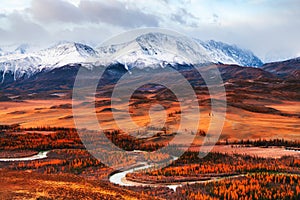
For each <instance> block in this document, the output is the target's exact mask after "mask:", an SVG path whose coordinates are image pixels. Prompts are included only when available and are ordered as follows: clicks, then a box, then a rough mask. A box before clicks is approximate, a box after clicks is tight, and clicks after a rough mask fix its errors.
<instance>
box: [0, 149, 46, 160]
mask: <svg viewBox="0 0 300 200" xmlns="http://www.w3.org/2000/svg"><path fill="white" fill-rule="evenodd" d="M49 152H50V151H42V152H39V153H38V154H36V155H33V156H28V157H22V158H0V162H16V161H32V160H40V159H44V158H47V157H48V156H47V154H48V153H49Z"/></svg>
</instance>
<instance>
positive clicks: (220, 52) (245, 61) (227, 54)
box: [199, 40, 263, 67]
mask: <svg viewBox="0 0 300 200" xmlns="http://www.w3.org/2000/svg"><path fill="white" fill-rule="evenodd" d="M199 43H200V44H201V45H202V46H203V47H204V48H205V49H206V50H207V52H208V54H209V55H210V57H211V58H213V59H214V62H219V63H222V64H236V65H240V66H249V67H260V66H262V65H263V62H262V61H261V60H260V59H259V58H258V57H257V56H255V55H254V54H253V53H252V52H251V51H249V50H244V49H241V48H239V47H237V46H235V45H228V44H225V43H223V42H216V41H214V40H209V41H207V42H203V41H199Z"/></svg>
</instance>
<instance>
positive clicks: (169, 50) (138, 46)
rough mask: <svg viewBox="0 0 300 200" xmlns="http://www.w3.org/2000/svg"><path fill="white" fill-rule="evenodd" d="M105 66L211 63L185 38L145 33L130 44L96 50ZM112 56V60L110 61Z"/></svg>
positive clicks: (199, 48)
mask: <svg viewBox="0 0 300 200" xmlns="http://www.w3.org/2000/svg"><path fill="white" fill-rule="evenodd" d="M97 50H98V52H99V55H100V57H108V58H109V59H110V60H107V62H111V61H113V62H118V63H122V64H124V65H125V66H127V67H129V68H130V67H139V68H144V67H163V66H164V65H165V64H166V63H169V64H195V63H197V64H198V63H211V62H212V59H211V58H210V57H209V55H208V54H207V52H206V50H205V49H204V48H203V47H202V46H201V45H195V43H194V42H191V41H190V40H187V39H186V38H184V37H176V36H170V35H166V34H162V33H148V34H145V35H141V36H139V37H137V38H136V39H134V40H133V41H130V42H127V43H122V44H118V45H110V46H104V47H99V48H97ZM110 56H111V57H110Z"/></svg>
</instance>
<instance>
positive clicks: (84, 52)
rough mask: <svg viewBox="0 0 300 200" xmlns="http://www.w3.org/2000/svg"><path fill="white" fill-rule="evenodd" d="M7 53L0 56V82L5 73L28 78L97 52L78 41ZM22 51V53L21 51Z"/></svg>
mask: <svg viewBox="0 0 300 200" xmlns="http://www.w3.org/2000/svg"><path fill="white" fill-rule="evenodd" d="M19 51H20V52H21V53H15V54H8V55H5V56H1V57H0V72H1V71H2V72H3V73H2V77H1V78H0V82H2V83H3V82H4V80H5V75H6V74H7V73H10V74H13V77H14V80H17V79H22V78H28V77H30V76H32V75H34V74H36V73H38V72H41V71H43V70H50V69H54V68H57V67H61V66H64V65H67V64H70V63H80V62H84V61H85V60H86V59H87V58H89V57H95V56H96V55H97V53H96V52H95V51H94V50H93V49H92V48H91V47H89V46H87V45H83V44H79V43H61V44H57V45H55V46H53V47H50V48H48V49H44V50H41V51H37V52H34V53H25V52H24V49H22V48H20V49H19ZM22 52H23V53H22Z"/></svg>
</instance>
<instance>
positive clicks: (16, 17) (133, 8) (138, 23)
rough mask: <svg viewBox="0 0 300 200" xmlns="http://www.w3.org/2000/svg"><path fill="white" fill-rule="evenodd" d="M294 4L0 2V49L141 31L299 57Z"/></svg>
mask: <svg viewBox="0 0 300 200" xmlns="http://www.w3.org/2000/svg"><path fill="white" fill-rule="evenodd" d="M299 19H300V1H299V0H228V1H221V0H177V1H175V0H151V1H149V0H109V1H108V0H1V8H0V45H8V44H21V43H32V44H33V43H34V44H37V43H43V44H46V43H53V42H58V41H64V40H67V41H77V42H84V43H87V44H90V45H96V44H99V43H101V41H104V40H106V39H108V38H109V37H111V36H113V35H116V34H119V33H122V32H124V31H127V30H131V29H134V28H141V27H161V28H168V29H173V30H176V31H179V32H180V33H184V34H186V35H188V36H190V37H195V38H198V39H201V40H209V39H214V40H218V41H223V42H226V43H230V44H236V45H238V46H240V47H242V48H247V49H250V50H252V51H253V52H254V53H255V54H256V55H258V56H259V57H260V58H261V59H263V60H264V61H270V60H278V59H285V58H290V57H297V56H300V45H299V44H300V37H299V36H300V28H299V27H300V20H299Z"/></svg>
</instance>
